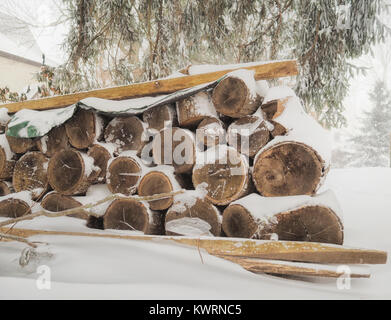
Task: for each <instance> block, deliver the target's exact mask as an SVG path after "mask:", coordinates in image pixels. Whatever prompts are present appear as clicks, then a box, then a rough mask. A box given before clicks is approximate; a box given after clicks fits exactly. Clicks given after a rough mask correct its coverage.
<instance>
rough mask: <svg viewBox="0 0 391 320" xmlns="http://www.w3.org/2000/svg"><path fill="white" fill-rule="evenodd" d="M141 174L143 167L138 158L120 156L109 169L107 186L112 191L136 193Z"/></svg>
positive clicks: (112, 162) (128, 193)
mask: <svg viewBox="0 0 391 320" xmlns="http://www.w3.org/2000/svg"><path fill="white" fill-rule="evenodd" d="M141 175H142V169H141V166H140V164H139V162H138V161H137V160H136V159H134V158H131V157H125V156H124V157H123V156H119V157H117V158H115V159H114V160H113V161H111V163H110V165H109V167H108V169H107V186H108V188H109V190H110V191H111V192H112V193H122V194H124V195H126V196H129V195H132V194H134V193H136V190H137V185H138V182H139V181H140V177H141Z"/></svg>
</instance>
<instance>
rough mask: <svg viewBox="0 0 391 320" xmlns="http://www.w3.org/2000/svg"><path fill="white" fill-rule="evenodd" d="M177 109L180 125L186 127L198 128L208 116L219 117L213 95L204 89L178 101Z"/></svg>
mask: <svg viewBox="0 0 391 320" xmlns="http://www.w3.org/2000/svg"><path fill="white" fill-rule="evenodd" d="M176 110H177V115H178V123H179V125H180V126H181V127H186V128H192V129H194V128H196V127H197V125H198V124H199V123H200V122H201V121H202V120H203V119H205V118H206V117H217V113H216V110H215V108H214V106H213V103H212V99H211V96H210V94H209V93H208V92H204V91H201V92H198V93H196V94H195V95H193V96H191V97H188V98H185V99H183V100H180V101H177V103H176Z"/></svg>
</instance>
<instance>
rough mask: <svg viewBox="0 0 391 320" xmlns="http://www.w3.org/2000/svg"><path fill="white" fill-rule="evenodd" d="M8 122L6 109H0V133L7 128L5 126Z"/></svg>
mask: <svg viewBox="0 0 391 320" xmlns="http://www.w3.org/2000/svg"><path fill="white" fill-rule="evenodd" d="M10 120H11V117H10V116H9V114H8V109H7V108H0V133H4V131H5V128H6V127H7V124H8V122H9V121H10Z"/></svg>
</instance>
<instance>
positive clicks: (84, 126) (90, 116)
mask: <svg viewBox="0 0 391 320" xmlns="http://www.w3.org/2000/svg"><path fill="white" fill-rule="evenodd" d="M103 126H104V124H103V119H102V118H101V117H100V116H98V115H97V114H96V113H95V112H93V111H91V110H84V109H79V110H78V111H77V112H76V114H74V115H73V117H72V118H71V119H69V120H68V121H67V122H66V123H65V130H66V133H67V136H68V139H69V142H70V144H71V145H72V146H73V147H75V148H76V149H86V148H88V147H89V146H91V145H92V144H93V143H94V142H95V141H99V139H100V138H101V136H102V132H103Z"/></svg>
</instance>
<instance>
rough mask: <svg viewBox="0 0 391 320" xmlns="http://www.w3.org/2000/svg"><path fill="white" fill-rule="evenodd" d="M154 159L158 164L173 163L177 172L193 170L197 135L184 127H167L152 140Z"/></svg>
mask: <svg viewBox="0 0 391 320" xmlns="http://www.w3.org/2000/svg"><path fill="white" fill-rule="evenodd" d="M152 154H153V160H154V162H155V163H156V164H158V165H163V164H164V165H172V166H174V168H175V173H177V174H181V173H187V172H191V170H192V168H193V166H194V163H195V157H196V149H195V135H194V133H193V132H191V131H189V130H187V129H182V128H177V127H175V128H165V129H163V130H161V131H160V132H159V134H157V135H156V136H155V137H154V139H153V141H152Z"/></svg>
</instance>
